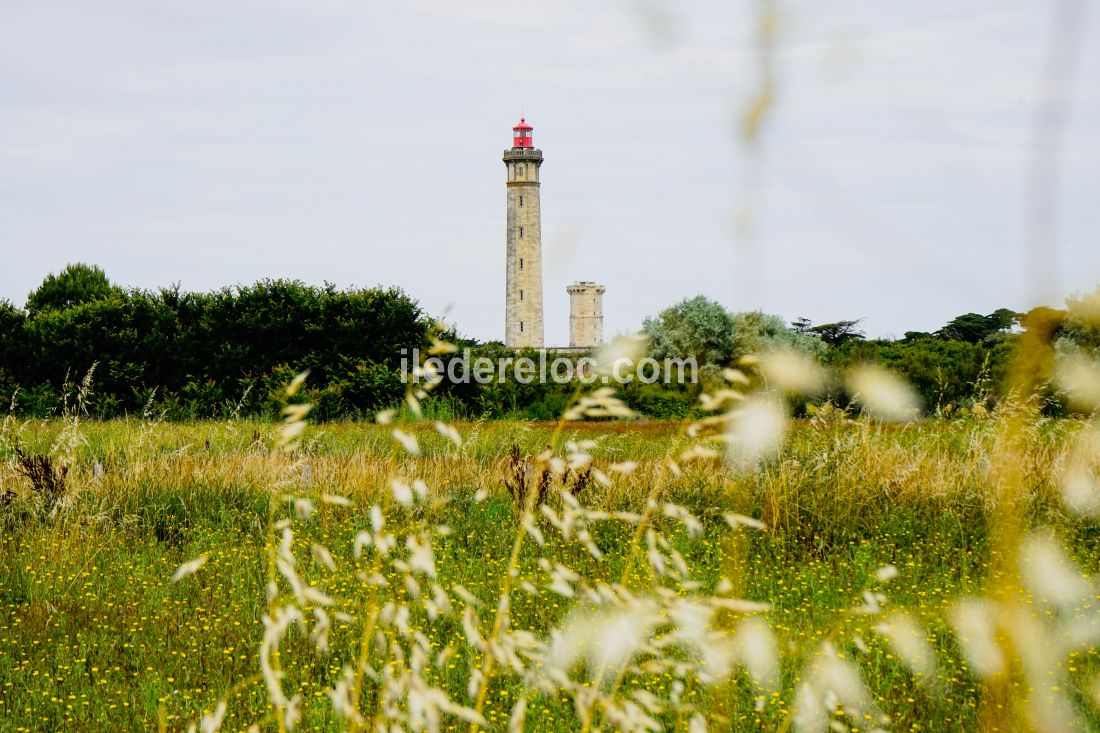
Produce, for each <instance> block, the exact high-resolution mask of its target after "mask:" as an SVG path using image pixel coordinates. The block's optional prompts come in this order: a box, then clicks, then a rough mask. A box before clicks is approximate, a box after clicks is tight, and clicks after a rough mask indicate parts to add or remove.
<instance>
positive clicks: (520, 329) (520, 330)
mask: <svg viewBox="0 0 1100 733" xmlns="http://www.w3.org/2000/svg"><path fill="white" fill-rule="evenodd" d="M519 332H520V333H523V321H520V322H519Z"/></svg>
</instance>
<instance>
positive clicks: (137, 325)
mask: <svg viewBox="0 0 1100 733" xmlns="http://www.w3.org/2000/svg"><path fill="white" fill-rule="evenodd" d="M429 326H430V321H429V320H428V319H426V318H425V316H424V314H423V313H422V312H421V310H420V308H419V307H418V306H417V304H416V303H415V302H414V301H412V300H411V299H410V298H409V297H408V296H406V295H405V294H404V293H402V292H401V291H400V290H395V289H390V290H380V289H375V290H344V291H341V290H336V289H335V288H334V287H332V286H326V287H324V288H317V287H311V286H308V285H305V284H303V283H300V282H294V281H285V280H268V281H263V282H259V283H256V284H255V285H250V286H243V287H236V288H226V289H223V290H220V291H217V292H213V293H184V292H181V291H180V290H179V289H164V290H160V291H157V292H148V291H138V290H132V291H126V292H121V291H120V292H117V293H113V294H111V295H109V296H108V297H106V298H103V299H99V300H92V301H89V302H84V303H79V304H76V305H73V306H70V307H66V308H63V309H57V310H54V309H46V310H41V311H38V312H35V313H34V314H33V315H27V314H25V313H23V312H22V311H20V310H18V309H16V308H14V307H13V306H11V305H10V304H0V397H3V398H4V399H5V401H10V400H11V399H12V396H13V394H15V392H16V390H17V389H18V396H17V399H16V402H17V405H18V408H19V411H20V412H21V413H23V414H27V415H47V414H51V413H56V412H57V411H58V410H59V409H60V408H61V404H62V401H63V400H64V399H65V397H66V392H67V390H68V391H69V392H70V393H71V391H72V390H73V389H74V385H75V384H76V383H78V382H79V381H80V380H81V379H82V377H83V375H84V374H85V373H86V372H87V370H88V369H89V368H91V366H92V364H96V365H97V366H96V368H95V374H94V378H93V391H92V393H91V398H90V401H89V408H90V411H91V412H92V413H93V414H96V415H99V416H117V415H121V414H134V413H140V412H142V411H143V410H145V409H146V408H147V407H149V408H151V409H152V410H154V411H155V412H156V413H157V414H163V415H166V416H167V417H169V418H189V417H215V416H224V415H226V414H231V413H232V412H234V411H235V410H237V409H238V407H239V409H240V411H241V412H242V413H244V414H273V411H274V407H275V404H276V403H277V400H278V399H279V397H278V395H279V391H280V389H281V387H282V385H285V384H286V383H287V381H289V380H290V379H291V378H292V377H293V375H294V374H296V373H298V372H299V371H301V370H303V369H309V370H311V375H310V379H309V382H308V384H309V387H308V389H309V390H310V395H309V396H310V399H312V400H313V401H314V402H315V404H316V410H317V416H318V417H322V418H324V417H337V416H353V415H357V414H360V413H363V412H365V411H368V410H372V409H375V408H376V407H377V406H378V405H379V404H388V403H392V402H395V401H397V400H398V399H400V397H401V395H402V394H403V393H404V387H403V385H402V384H401V382H400V378H399V371H398V370H399V367H400V358H401V357H400V351H401V349H402V348H408V349H412V348H414V347H418V346H422V345H423V344H424V343H425V341H426V338H427V333H428V328H429ZM66 385H68V387H66Z"/></svg>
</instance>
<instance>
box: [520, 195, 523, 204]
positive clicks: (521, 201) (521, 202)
mask: <svg viewBox="0 0 1100 733" xmlns="http://www.w3.org/2000/svg"><path fill="white" fill-rule="evenodd" d="M519 205H520V206H523V197H522V196H520V197H519Z"/></svg>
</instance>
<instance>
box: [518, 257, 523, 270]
mask: <svg viewBox="0 0 1100 733" xmlns="http://www.w3.org/2000/svg"><path fill="white" fill-rule="evenodd" d="M519 269H521V270H522V269H523V258H522V257H520V258H519Z"/></svg>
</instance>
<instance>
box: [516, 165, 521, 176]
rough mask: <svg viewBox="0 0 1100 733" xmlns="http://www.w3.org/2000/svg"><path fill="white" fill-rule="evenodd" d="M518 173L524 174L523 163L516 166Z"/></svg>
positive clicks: (519, 174)
mask: <svg viewBox="0 0 1100 733" xmlns="http://www.w3.org/2000/svg"><path fill="white" fill-rule="evenodd" d="M516 175H517V176H522V175H523V166H522V165H517V166H516Z"/></svg>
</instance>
